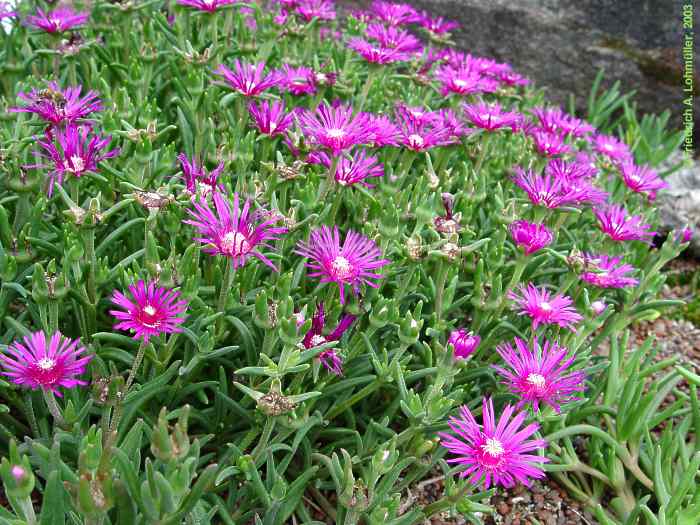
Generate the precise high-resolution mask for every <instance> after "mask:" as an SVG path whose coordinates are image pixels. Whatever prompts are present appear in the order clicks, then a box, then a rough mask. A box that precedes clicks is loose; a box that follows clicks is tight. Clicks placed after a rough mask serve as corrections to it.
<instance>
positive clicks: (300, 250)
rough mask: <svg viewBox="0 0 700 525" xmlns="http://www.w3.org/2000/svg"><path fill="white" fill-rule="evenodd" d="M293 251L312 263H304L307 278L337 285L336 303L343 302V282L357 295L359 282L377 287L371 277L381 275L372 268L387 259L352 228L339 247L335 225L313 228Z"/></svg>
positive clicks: (374, 277) (338, 233)
mask: <svg viewBox="0 0 700 525" xmlns="http://www.w3.org/2000/svg"><path fill="white" fill-rule="evenodd" d="M295 253H297V254H299V255H301V256H302V257H308V258H309V259H311V261H312V262H310V263H307V264H306V266H307V268H309V269H311V270H312V272H311V273H310V274H309V276H310V277H320V278H321V282H322V283H332V282H334V283H337V284H338V288H339V290H340V304H345V285H346V284H349V285H350V286H351V287H352V290H353V293H354V294H355V295H358V294H359V292H360V285H361V284H367V285H368V286H371V287H373V288H377V287H378V285H377V283H375V282H373V281H372V279H381V278H382V276H381V275H380V274H378V273H374V271H373V270H377V269H378V268H381V267H382V266H385V265H387V264H389V262H390V261H389V260H388V259H380V257H381V256H382V253H381V251H380V250H379V248H378V247H377V245H376V244H375V243H374V242H373V241H371V240H369V239H368V238H366V237H364V236H363V235H360V234H359V233H357V232H354V231H352V230H350V231H348V233H347V235H346V236H345V241H344V242H343V243H342V246H341V242H340V232H339V231H338V227H337V226H335V227H334V228H333V230H331V229H330V228H329V227H328V226H325V225H324V226H321V228H319V229H317V230H314V231H313V232H311V237H310V239H309V242H308V243H307V242H304V241H300V242H299V244H298V245H297V249H296V251H295Z"/></svg>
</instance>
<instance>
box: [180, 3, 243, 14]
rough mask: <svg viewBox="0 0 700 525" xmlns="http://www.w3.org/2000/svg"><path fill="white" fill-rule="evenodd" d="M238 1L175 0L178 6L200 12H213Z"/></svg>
mask: <svg viewBox="0 0 700 525" xmlns="http://www.w3.org/2000/svg"><path fill="white" fill-rule="evenodd" d="M238 1H239V0H177V3H178V4H179V5H184V6H187V7H194V8H195V9H199V10H200V11H207V12H209V13H213V12H215V11H216V10H217V9H219V8H220V7H223V6H225V5H231V4H235V3H238Z"/></svg>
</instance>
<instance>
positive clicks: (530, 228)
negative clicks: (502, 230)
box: [510, 220, 554, 255]
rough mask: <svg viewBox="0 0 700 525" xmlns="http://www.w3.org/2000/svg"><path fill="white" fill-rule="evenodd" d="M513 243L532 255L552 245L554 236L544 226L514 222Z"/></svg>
mask: <svg viewBox="0 0 700 525" xmlns="http://www.w3.org/2000/svg"><path fill="white" fill-rule="evenodd" d="M510 234H511V235H512V237H513V242H514V243H515V244H516V245H517V246H519V247H520V248H522V249H523V252H524V253H525V255H530V254H533V253H535V252H536V251H538V250H541V249H542V248H544V247H545V246H549V245H550V244H552V240H554V236H553V235H552V232H551V231H549V229H548V228H547V226H545V225H544V224H535V223H532V222H527V221H525V220H520V221H514V222H512V223H511V225H510Z"/></svg>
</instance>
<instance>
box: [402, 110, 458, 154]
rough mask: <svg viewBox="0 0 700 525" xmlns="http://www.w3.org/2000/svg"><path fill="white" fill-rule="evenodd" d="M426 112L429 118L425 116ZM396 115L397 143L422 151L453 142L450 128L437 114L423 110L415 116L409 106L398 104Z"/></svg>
mask: <svg viewBox="0 0 700 525" xmlns="http://www.w3.org/2000/svg"><path fill="white" fill-rule="evenodd" d="M428 114H430V118H428V117H426V115H428ZM396 116H397V118H398V121H399V143H400V144H401V145H402V146H404V147H405V148H408V149H410V150H412V151H416V152H422V151H426V150H428V149H430V148H433V147H435V146H446V145H449V144H453V143H454V142H455V140H454V137H453V136H452V129H451V128H449V127H447V126H446V125H445V123H444V121H443V120H442V119H441V118H440V115H439V114H432V113H431V112H425V113H421V114H420V116H416V115H415V114H414V113H413V112H412V111H411V109H410V108H405V107H402V106H399V107H398V108H397V110H396Z"/></svg>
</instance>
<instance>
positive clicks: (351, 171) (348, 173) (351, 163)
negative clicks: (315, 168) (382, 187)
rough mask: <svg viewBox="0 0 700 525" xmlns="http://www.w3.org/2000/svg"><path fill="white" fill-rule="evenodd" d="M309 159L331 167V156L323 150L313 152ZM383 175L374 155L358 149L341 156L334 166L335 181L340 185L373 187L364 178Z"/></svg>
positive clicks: (382, 167)
mask: <svg viewBox="0 0 700 525" xmlns="http://www.w3.org/2000/svg"><path fill="white" fill-rule="evenodd" d="M309 159H310V160H311V161H315V162H319V163H320V164H322V165H323V166H325V167H326V168H331V165H332V161H331V158H330V157H329V156H328V154H327V153H325V152H323V151H315V152H313V153H312V154H311V155H310V156H309ZM383 175H384V165H383V164H381V163H380V162H378V161H377V157H375V156H374V155H367V152H366V151H365V150H358V151H356V152H355V153H354V154H353V155H352V156H346V155H343V156H341V157H340V158H339V159H338V164H337V165H336V168H335V182H337V183H338V184H339V185H340V186H352V185H354V184H362V185H363V186H365V187H367V188H373V187H374V185H372V184H369V183H368V182H367V181H366V179H368V178H371V177H381V176H383Z"/></svg>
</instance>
